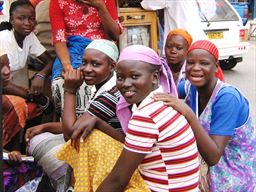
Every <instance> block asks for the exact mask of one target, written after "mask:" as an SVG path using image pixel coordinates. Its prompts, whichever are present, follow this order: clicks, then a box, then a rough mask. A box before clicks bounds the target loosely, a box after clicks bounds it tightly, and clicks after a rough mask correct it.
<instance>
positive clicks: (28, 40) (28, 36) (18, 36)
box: [0, 0, 52, 95]
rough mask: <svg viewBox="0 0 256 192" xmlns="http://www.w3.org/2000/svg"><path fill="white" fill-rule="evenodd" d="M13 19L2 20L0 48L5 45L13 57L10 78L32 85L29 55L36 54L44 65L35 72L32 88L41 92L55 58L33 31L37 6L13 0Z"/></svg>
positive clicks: (15, 81) (11, 14) (35, 92)
mask: <svg viewBox="0 0 256 192" xmlns="http://www.w3.org/2000/svg"><path fill="white" fill-rule="evenodd" d="M9 13H10V22H2V23H1V24H0V48H2V49H5V51H6V52H7V56H8V59H9V61H10V70H11V81H12V82H13V83H14V84H17V85H19V86H22V87H28V86H29V78H28V70H27V64H26V62H27V58H28V55H29V54H31V55H34V56H36V57H38V58H39V59H40V60H42V61H43V62H44V64H45V66H44V68H43V69H42V70H41V71H39V72H38V73H36V74H35V76H34V77H33V79H32V81H31V87H30V90H29V91H30V92H31V93H33V94H35V95H38V94H42V92H43V87H44V82H45V78H46V77H47V76H48V75H49V74H50V72H51V67H52V58H51V57H50V55H49V54H48V53H47V51H46V49H45V48H44V47H43V46H42V45H41V43H40V42H39V40H38V39H37V37H36V36H35V34H34V33H33V30H34V27H35V24H36V20H35V9H34V7H33V6H32V4H31V3H30V2H29V1H28V0H17V1H14V2H13V3H12V4H11V6H10V11H9Z"/></svg>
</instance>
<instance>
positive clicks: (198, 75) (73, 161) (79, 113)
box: [0, 0, 256, 192]
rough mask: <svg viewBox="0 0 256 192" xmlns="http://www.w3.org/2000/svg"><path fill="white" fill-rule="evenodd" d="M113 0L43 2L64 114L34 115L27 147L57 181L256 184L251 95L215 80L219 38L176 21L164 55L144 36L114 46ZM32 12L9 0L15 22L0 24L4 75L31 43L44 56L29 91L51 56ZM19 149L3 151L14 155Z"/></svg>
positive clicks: (249, 187)
mask: <svg viewBox="0 0 256 192" xmlns="http://www.w3.org/2000/svg"><path fill="white" fill-rule="evenodd" d="M114 6H115V4H114V1H112V0H106V1H103V0H97V1H87V0H78V1H73V0H65V1H58V0H56V1H51V4H50V17H51V22H52V28H53V40H54V41H53V42H54V46H55V50H56V54H57V58H56V59H55V61H54V64H53V68H52V73H51V75H52V88H53V95H54V98H55V99H54V101H55V106H59V107H58V108H59V109H61V108H62V109H63V111H62V110H60V111H62V121H61V122H49V123H45V124H41V125H37V126H35V127H31V128H29V129H28V130H27V132H26V135H25V138H26V141H27V142H28V148H27V150H28V154H30V155H32V156H34V157H35V160H36V161H37V163H38V164H39V165H40V166H42V168H43V170H44V171H45V173H46V174H47V175H48V176H49V178H50V180H51V182H52V183H53V186H54V188H55V190H56V191H65V190H67V188H68V187H70V186H72V187H73V188H74V191H78V192H79V191H97V192H100V191H102V192H108V191H109V192H113V191H116V192H117V191H120V192H121V191H134V192H135V191H136V192H137V191H145V192H146V191H159V192H160V191H199V190H201V191H249V192H253V191H255V190H256V156H255V154H256V153H255V152H256V147H255V146H256V134H255V126H254V124H253V121H252V118H251V116H250V110H249V102H248V100H247V99H246V98H245V97H244V96H243V94H242V93H241V92H240V91H239V90H238V89H237V88H235V87H234V86H232V85H229V84H227V83H224V82H223V74H222V73H221V72H220V68H219V67H218V49H217V47H216V46H215V45H214V44H213V43H211V42H210V41H208V40H199V41H196V42H194V43H192V37H191V36H190V35H189V34H188V33H187V32H186V31H184V30H182V29H175V30H173V31H171V32H170V33H169V35H168V37H167V40H166V44H165V55H166V58H160V57H159V56H158V54H157V53H156V52H155V51H154V50H152V49H151V48H149V47H146V46H143V45H132V46H128V47H126V48H124V49H123V50H122V51H121V53H120V55H119V51H118V48H117V46H116V44H115V43H114V42H113V41H112V40H116V39H117V37H118V36H119V34H121V32H122V28H121V26H120V25H119V22H118V19H117V14H116V11H113V9H111V7H112V8H113V7H114ZM110 13H111V14H110ZM34 18H35V12H34V8H33V6H32V5H31V3H30V2H29V1H27V0H17V1H15V2H13V3H12V5H11V8H10V23H11V24H12V27H13V28H12V29H10V28H9V30H8V29H7V30H3V31H2V32H0V33H5V36H6V38H2V37H3V36H2V35H1V36H0V37H1V38H0V46H2V45H3V47H0V48H1V49H3V50H5V51H3V53H4V54H2V55H5V57H1V75H2V77H4V74H6V72H5V71H6V67H5V66H7V65H6V64H5V63H9V65H10V71H11V72H10V74H11V77H9V75H5V77H6V78H5V79H3V80H4V82H5V85H7V84H8V82H13V81H12V80H13V79H12V73H14V72H16V70H19V69H22V67H24V60H25V59H26V57H27V55H28V54H35V55H36V56H39V58H41V59H42V60H43V61H44V62H45V64H46V66H45V67H44V69H43V70H42V71H40V72H39V73H37V75H35V77H34V79H33V82H32V85H31V88H30V89H27V92H26V93H27V94H28V95H34V96H37V95H38V94H41V93H42V91H41V90H42V89H41V87H42V86H43V82H44V79H45V78H46V76H47V75H50V72H49V69H50V68H51V67H50V66H51V63H52V59H51V58H50V56H49V55H48V54H47V52H46V51H45V50H44V49H43V48H42V46H41V45H40V43H39V42H37V39H36V36H35V35H34V34H33V28H34V25H35V19H34ZM9 26H10V25H9ZM7 37H8V38H7ZM32 39H33V40H32ZM2 42H3V43H2ZM11 42H12V44H10V43H11ZM13 45H15V46H16V49H15V51H11V49H12V50H13V49H14V48H13V47H14V46H13ZM17 55H23V57H21V56H20V57H18V56H17ZM21 58H23V59H22V61H20V59H21ZM3 61H6V62H3ZM15 61H16V63H15ZM21 64H22V65H21ZM16 66H20V67H17V68H15V67H16ZM9 79H10V80H9ZM38 84H39V85H38ZM177 93H178V96H179V97H180V98H184V99H185V102H184V101H183V100H179V99H178V97H177ZM6 94H10V93H8V92H6ZM11 94H13V93H11ZM61 95H62V96H61ZM18 96H21V95H18ZM61 103H63V104H61ZM4 123H5V122H4ZM5 128H6V129H8V126H5ZM13 136H14V135H13ZM10 140H11V138H10ZM46 144H47V145H46ZM15 153H16V152H15ZM12 155H13V154H11V153H10V154H9V157H10V158H12ZM16 155H17V156H14V157H15V158H16V157H17V159H15V158H13V159H12V160H20V154H16ZM55 155H57V157H56V156H55ZM68 165H69V166H68ZM69 167H72V170H73V173H70V172H68V171H69ZM38 170H39V169H38ZM72 175H73V177H72ZM66 184H67V185H66ZM6 187H8V186H7V185H6ZM12 190H13V188H12V189H11V188H10V189H9V191H12ZM7 191H8V189H7Z"/></svg>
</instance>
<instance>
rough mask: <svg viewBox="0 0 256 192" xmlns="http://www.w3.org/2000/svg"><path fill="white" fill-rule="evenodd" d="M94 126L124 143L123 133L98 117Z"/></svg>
mask: <svg viewBox="0 0 256 192" xmlns="http://www.w3.org/2000/svg"><path fill="white" fill-rule="evenodd" d="M96 128H97V129H99V130H100V131H102V132H103V133H106V134H107V135H109V136H110V137H112V138H113V139H115V140H117V141H120V142H122V143H124V141H125V135H124V134H123V133H121V132H119V131H117V130H116V129H114V128H113V127H112V126H110V125H109V124H108V123H106V122H105V121H103V120H101V119H99V118H97V122H96Z"/></svg>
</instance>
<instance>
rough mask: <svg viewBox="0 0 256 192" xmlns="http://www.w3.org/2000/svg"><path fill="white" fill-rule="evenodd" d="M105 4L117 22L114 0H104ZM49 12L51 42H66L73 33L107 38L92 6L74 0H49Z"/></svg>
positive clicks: (88, 36) (95, 37) (93, 37)
mask: <svg viewBox="0 0 256 192" xmlns="http://www.w3.org/2000/svg"><path fill="white" fill-rule="evenodd" d="M105 4H106V7H107V9H108V11H109V13H110V15H111V16H112V18H113V19H114V20H115V21H116V22H117V23H118V24H119V20H118V15H117V11H116V5H115V0H105ZM49 14H50V21H51V25H52V38H53V43H56V42H66V41H67V37H69V36H74V35H76V36H83V37H86V38H89V39H107V35H106V34H105V32H104V30H103V26H102V24H101V20H100V17H99V15H98V11H97V9H95V8H94V7H90V6H87V5H83V4H81V3H78V2H76V1H75V0H51V2H50V13H49ZM119 25H120V24H119ZM120 26H121V25H120Z"/></svg>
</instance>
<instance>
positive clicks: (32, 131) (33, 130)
mask: <svg viewBox="0 0 256 192" xmlns="http://www.w3.org/2000/svg"><path fill="white" fill-rule="evenodd" d="M43 132H44V126H43V124H41V125H37V126H35V127H30V128H28V129H27V131H26V133H25V140H26V142H27V143H29V141H30V140H31V139H32V138H33V137H34V136H36V135H39V134H40V133H43Z"/></svg>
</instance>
